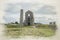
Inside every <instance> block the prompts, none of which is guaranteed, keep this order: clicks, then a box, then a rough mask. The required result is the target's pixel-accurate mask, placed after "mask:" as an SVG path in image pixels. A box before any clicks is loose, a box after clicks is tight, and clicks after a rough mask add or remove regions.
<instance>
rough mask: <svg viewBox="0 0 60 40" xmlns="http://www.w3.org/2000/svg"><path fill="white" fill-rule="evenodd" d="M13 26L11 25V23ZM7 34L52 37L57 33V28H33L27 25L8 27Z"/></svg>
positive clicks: (12, 35)
mask: <svg viewBox="0 0 60 40" xmlns="http://www.w3.org/2000/svg"><path fill="white" fill-rule="evenodd" d="M10 26H11V25H10ZM5 33H6V35H7V36H11V37H20V36H40V37H50V36H53V35H55V30H53V29H50V28H42V27H40V28H33V27H32V26H26V27H15V26H14V27H13V28H12V27H6V32H5Z"/></svg>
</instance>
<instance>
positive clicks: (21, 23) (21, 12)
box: [20, 9, 23, 26]
mask: <svg viewBox="0 0 60 40" xmlns="http://www.w3.org/2000/svg"><path fill="white" fill-rule="evenodd" d="M20 26H23V9H21V10H20Z"/></svg>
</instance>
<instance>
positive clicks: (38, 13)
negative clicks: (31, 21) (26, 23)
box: [0, 0, 56, 23]
mask: <svg viewBox="0 0 60 40" xmlns="http://www.w3.org/2000/svg"><path fill="white" fill-rule="evenodd" d="M55 4H56V1H55V0H32V1H31V0H25V1H24V0H5V1H3V2H1V4H0V6H1V7H0V10H1V11H0V12H1V16H3V17H2V18H3V19H1V23H4V22H5V23H6V22H12V21H14V22H15V21H19V11H20V9H21V8H23V9H24V12H26V11H27V10H28V9H29V10H31V11H32V12H33V13H34V18H35V22H42V23H48V22H49V21H55V18H56V17H54V18H53V16H54V15H55V12H56V10H55V8H56V5H55ZM55 16H56V15H55ZM0 18H1V17H0ZM11 19H13V20H11ZM38 19H39V20H38Z"/></svg>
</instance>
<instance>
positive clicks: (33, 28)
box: [0, 0, 57, 38]
mask: <svg viewBox="0 0 60 40" xmlns="http://www.w3.org/2000/svg"><path fill="white" fill-rule="evenodd" d="M18 1H19V0H18ZM53 3H54V2H53ZM4 6H5V7H4V15H3V17H2V18H3V20H4V22H1V23H0V25H4V31H3V34H4V36H5V37H9V38H21V37H25V36H32V37H52V36H55V35H56V31H57V24H56V18H57V17H56V15H57V12H56V6H54V5H52V4H50V5H49V4H47V3H43V2H34V3H33V2H16V1H13V2H9V1H8V2H6V3H5V4H4ZM2 28H3V27H2Z"/></svg>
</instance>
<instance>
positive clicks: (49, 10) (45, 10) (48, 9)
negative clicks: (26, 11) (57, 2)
mask: <svg viewBox="0 0 60 40" xmlns="http://www.w3.org/2000/svg"><path fill="white" fill-rule="evenodd" d="M36 13H38V14H43V15H55V14H56V11H55V8H54V7H53V6H49V5H44V6H43V7H41V8H39V9H38V10H37V11H36Z"/></svg>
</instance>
